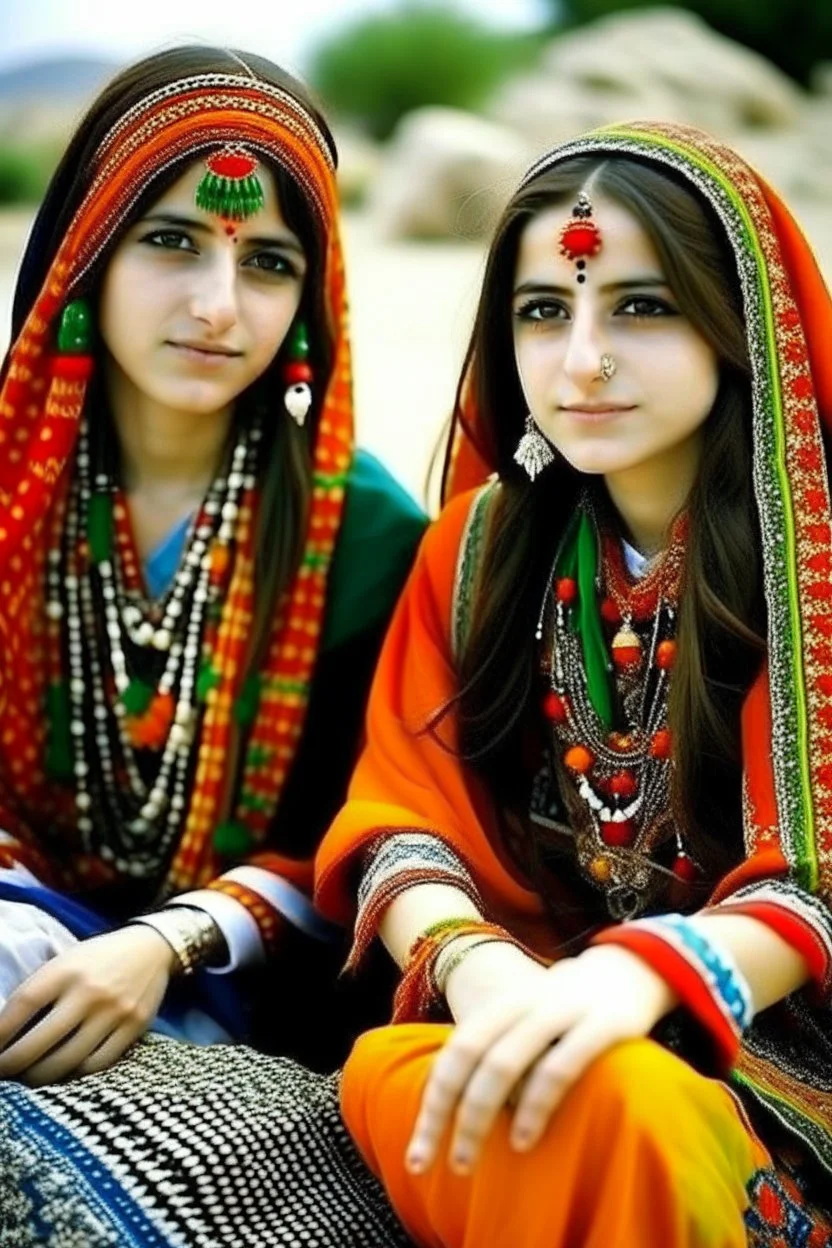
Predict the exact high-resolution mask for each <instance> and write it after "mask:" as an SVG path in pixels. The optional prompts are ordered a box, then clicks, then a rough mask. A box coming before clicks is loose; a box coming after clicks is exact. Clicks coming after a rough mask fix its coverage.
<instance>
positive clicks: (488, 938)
mask: <svg viewBox="0 0 832 1248" xmlns="http://www.w3.org/2000/svg"><path fill="white" fill-rule="evenodd" d="M463 936H476V937H478V938H479V939H478V940H477V941H476V942H475V943H474V944H471V945H469V946H467V947H466V948H465V949H464V950H460V951H459V953H460V956H459V958H458V959H456V960H455V961H454V962H453V965H452V966H450V967H449V966H448V965H447V964H445V965H444V966H443V973H442V983H441V985H440V984H439V983H438V982H437V976H436V963H437V960H438V958H439V955H440V954H441V953H442V952H443V951H444V950H445V949H446V948H447V946H448V945H449V944H450V943H451V941H455V940H459V939H460V938H461V937H463ZM492 941H493V942H497V941H500V942H501V943H503V944H507V945H515V946H516V947H517V948H518V949H522V950H523V952H524V953H527V954H528V955H529V956H530V957H534V958H536V957H537V955H536V954H533V953H532V952H531V950H529V949H527V948H526V946H525V945H524V944H523V943H522V941H519V940H517V939H516V937H514V936H512V935H511V933H510V932H508V931H506V929H505V928H504V927H500V925H499V924H498V923H489V922H488V921H487V920H486V919H471V918H467V917H466V918H455V919H440V921H439V922H438V923H432V924H431V926H430V927H428V928H426V929H425V931H424V932H422V934H421V936H419V937H418V938H417V939H416V941H415V942H414V944H413V947H412V948H411V950H410V953H409V954H408V956H407V962H406V964H405V968H404V973H403V975H402V979H401V982H400V984H399V986H398V988H397V990H396V996H395V998H394V1001H393V1022H394V1023H403V1022H410V1021H412V1020H414V1019H420V1018H427V1017H428V1016H429V1015H430V1013H431V1011H432V1009H433V1007H434V1006H435V1005H436V1004H437V1003H438V1002H439V1001H441V1000H442V998H443V996H444V992H443V988H444V985H445V984H446V983H447V981H448V977H449V975H450V973H451V970H453V969H455V967H456V966H458V965H459V963H460V962H461V961H462V959H463V958H464V957H465V956H466V955H467V954H468V953H470V952H471V950H472V949H473V948H475V947H476V946H477V945H480V944H486V943H490V942H492ZM537 960H538V961H541V959H539V958H538V959H537Z"/></svg>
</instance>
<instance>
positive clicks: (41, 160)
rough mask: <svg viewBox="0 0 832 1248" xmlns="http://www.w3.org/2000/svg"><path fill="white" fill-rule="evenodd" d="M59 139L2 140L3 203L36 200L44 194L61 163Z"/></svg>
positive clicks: (0, 197)
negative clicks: (59, 160)
mask: <svg viewBox="0 0 832 1248" xmlns="http://www.w3.org/2000/svg"><path fill="white" fill-rule="evenodd" d="M59 155H60V148H59V147H58V145H57V144H56V143H49V142H44V143H35V144H29V145H27V146H25V147H24V146H23V145H22V144H17V143H15V144H9V143H7V142H0V207H2V206H4V205H6V204H37V203H38V202H39V201H40V200H41V199H42V198H43V196H44V193H45V191H46V188H47V186H48V185H49V179H50V178H51V177H52V172H53V170H54V169H55V166H56V165H57V163H58V157H59Z"/></svg>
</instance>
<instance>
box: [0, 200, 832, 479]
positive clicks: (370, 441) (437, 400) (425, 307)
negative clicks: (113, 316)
mask: <svg viewBox="0 0 832 1248" xmlns="http://www.w3.org/2000/svg"><path fill="white" fill-rule="evenodd" d="M798 217H799V219H800V220H801V222H802V224H803V227H804V229H805V231H806V233H807V234H808V236H809V237H810V238H811V239H812V240H813V242H814V245H815V248H816V253H817V255H818V259H819V262H820V264H821V267H822V268H823V269H824V270H825V272H826V273H827V275H832V213H830V211H829V209H828V207H827V206H826V205H822V204H819V203H817V202H812V203H808V204H805V205H799V206H798ZM30 218H31V214H29V213H25V212H14V213H12V212H9V213H5V214H0V343H2V344H5V343H6V342H7V341H8V336H9V323H10V304H11V297H12V291H13V287H14V275H15V270H16V267H17V263H18V260H19V257H20V254H21V251H22V247H23V242H24V239H25V237H26V232H27V230H28V227H29V222H30ZM344 240H345V248H346V256H347V274H348V281H349V290H350V309H351V333H352V338H353V349H354V372H355V399H356V417H357V427H358V438H359V441H360V442H361V443H362V445H364V446H366V447H368V448H369V449H370V450H371V451H373V452H374V453H375V454H377V455H378V456H379V457H380V458H381V459H382V460H383V461H384V462H385V463H386V464H387V465H388V467H389V468H390V469H391V471H392V472H393V473H394V474H395V475H396V476H397V477H398V479H399V480H400V481H401V482H402V483H403V484H404V485H405V486H406V487H407V488H408V489H410V490H411V492H412V493H414V494H415V495H416V496H417V497H419V498H423V497H424V489H425V481H426V477H427V473H428V468H429V465H430V462H431V458H432V453H433V449H434V447H435V446H436V443H437V439H438V438H439V436H440V434H441V431H442V428H443V425H444V422H445V420H446V418H447V416H448V414H449V411H450V408H451V405H452V402H453V396H454V391H455V388H456V383H457V379H458V373H459V368H460V363H461V360H462V357H463V354H464V351H465V344H466V341H467V338H468V334H469V332H470V327H471V323H472V320H473V315H474V308H475V304H476V299H477V294H478V288H479V282H480V279H481V275H482V269H483V261H484V248H483V247H482V246H480V245H478V244H476V243H470V242H443V243H395V242H390V241H386V240H381V239H379V238H378V237H377V236H376V235H375V233H374V230H373V226H372V223H371V222H370V220H368V219H367V217H365V216H363V215H362V214H348V215H347V217H346V220H345V228H344Z"/></svg>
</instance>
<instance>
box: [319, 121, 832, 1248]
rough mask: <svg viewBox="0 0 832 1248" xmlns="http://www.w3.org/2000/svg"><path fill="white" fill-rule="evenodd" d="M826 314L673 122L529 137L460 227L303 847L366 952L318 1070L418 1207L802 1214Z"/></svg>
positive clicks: (818, 894)
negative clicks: (327, 797) (502, 186)
mask: <svg viewBox="0 0 832 1248" xmlns="http://www.w3.org/2000/svg"><path fill="white" fill-rule="evenodd" d="M830 333H832V304H830V299H829V294H828V292H827V290H826V287H825V285H824V283H823V280H822V278H821V276H820V273H819V271H818V268H817V265H816V263H815V261H814V258H813V256H812V253H811V251H810V248H809V246H808V244H807V243H806V241H805V239H804V238H803V236H802V235H801V233H800V230H799V228H798V226H797V225H796V224H795V222H794V220H793V218H792V217H791V215H790V214H789V212H788V210H787V209H786V208H785V207H784V205H783V203H782V201H781V200H780V199H779V198H778V196H777V195H776V193H775V192H774V191H773V190H772V189H771V188H770V187H769V186H768V185H767V183H766V182H765V181H764V180H763V179H762V178H761V177H760V176H759V175H758V174H756V173H755V172H754V171H753V170H752V169H750V168H749V167H748V166H747V165H746V164H745V163H744V161H743V160H742V159H741V158H740V157H739V156H738V155H737V154H736V153H734V152H733V151H731V150H730V149H728V148H726V147H725V146H723V145H722V144H720V143H718V142H716V141H714V140H712V139H710V138H708V136H706V135H703V134H701V133H699V132H697V131H693V130H689V129H685V128H683V127H678V126H665V125H659V124H656V125H652V124H649V123H645V124H638V125H632V126H617V127H611V128H609V129H606V130H603V131H600V132H598V133H595V134H592V135H589V136H587V137H584V138H581V139H578V140H576V141H574V142H571V143H568V144H566V145H564V146H562V147H559V148H557V149H556V150H554V151H553V152H551V153H549V154H548V155H546V156H545V157H543V158H542V159H541V160H540V161H539V162H538V163H537V164H536V165H535V166H534V167H533V168H532V169H531V170H530V172H529V173H528V175H527V176H526V178H525V179H524V181H523V183H522V184H521V187H520V189H519V190H518V191H517V193H516V194H515V196H514V197H513V198H512V200H511V202H510V204H509V206H508V208H507V209H506V212H505V214H504V216H503V218H502V220H501V222H500V224H499V225H498V227H497V232H496V237H495V240H494V242H493V244H492V247H491V252H490V256H489V260H488V264H487V268H486V275H485V280H484V286H483V291H482V296H481V300H480V305H479V311H478V315H477V320H476V325H475V329H474V333H473V337H472V340H471V346H470V349H469V354H468V358H467V362H466V368H465V371H464V374H463V383H462V385H461V387H460V398H459V402H458V405H457V412H456V420H455V426H454V433H453V437H452V439H451V444H450V453H449V457H448V464H447V471H446V479H445V483H446V496H447V500H448V502H447V506H446V508H445V510H444V511H443V513H442V515H441V516H440V518H439V520H438V521H437V522H436V524H435V525H433V526H432V528H431V529H430V530H429V531H428V534H427V535H426V537H425V539H424V542H423V545H422V548H421V551H420V554H419V556H418V558H417V562H416V566H415V568H414V571H413V573H412V575H411V579H410V581H409V583H408V587H407V589H406V591H405V594H404V596H403V599H402V601H401V602H400V604H399V607H398V609H397V612H396V615H395V617H394V620H393V624H392V626H391V630H390V633H389V634H388V638H387V641H386V643H385V648H384V650H383V652H382V658H381V661H380V666H379V669H378V671H377V675H376V679H375V683H374V686H373V691H372V693H371V697H370V705H369V712H368V735H367V744H366V747H365V750H364V752H363V754H362V757H361V759H360V761H359V764H358V768H357V771H356V773H355V775H354V777H353V781H352V785H351V789H350V794H349V799H348V801H347V804H346V805H345V807H344V809H343V810H342V812H341V813H340V815H339V816H338V818H337V819H336V821H335V824H334V825H333V827H332V828H331V830H330V832H329V833H328V835H327V837H326V838H325V840H324V842H323V845H322V847H321V851H320V853H319V857H318V865H317V890H316V896H317V899H318V902H319V905H320V907H321V908H322V909H323V911H324V912H325V913H326V914H328V915H329V917H331V918H333V919H336V920H338V921H341V922H345V921H348V920H349V919H350V918H354V919H355V921H356V944H355V950H354V954H353V961H357V960H358V959H359V958H360V956H361V955H362V953H363V952H364V951H365V949H366V948H367V947H368V945H369V944H370V942H371V941H372V940H373V938H374V937H375V936H376V935H377V934H378V935H380V936H381V938H382V939H383V941H384V943H385V944H386V945H387V947H388V949H389V951H390V952H391V954H392V955H393V957H394V959H395V960H396V961H397V962H398V963H399V965H400V967H401V969H402V972H403V976H402V980H401V983H400V987H399V990H398V993H397V996H396V1001H395V1008H394V1025H392V1026H390V1027H387V1028H383V1029H380V1030H377V1031H373V1032H370V1033H368V1034H367V1035H366V1036H364V1037H362V1039H361V1040H360V1041H359V1042H358V1045H357V1046H356V1048H355V1050H354V1051H353V1053H352V1055H351V1057H350V1058H349V1059H348V1061H347V1065H346V1067H345V1072H344V1077H343V1082H342V1092H341V1097H342V1109H343V1112H344V1115H345V1119H346V1122H347V1125H348V1127H349V1129H350V1130H351V1132H352V1134H353V1137H354V1139H355V1140H356V1142H357V1144H358V1145H359V1147H360V1149H361V1151H362V1153H363V1155H364V1157H365V1159H366V1160H367V1162H368V1164H369V1165H370V1166H371V1168H372V1169H373V1170H374V1172H375V1173H376V1174H377V1175H378V1176H379V1177H380V1178H381V1179H382V1181H383V1182H384V1184H385V1186H386V1188H387V1191H388V1194H389V1196H390V1197H391V1200H392V1203H393V1206H394V1208H395V1210H396V1212H397V1213H398V1214H399V1216H400V1218H401V1219H402V1221H403V1223H404V1224H405V1226H406V1228H407V1229H408V1231H409V1233H410V1234H411V1236H412V1237H413V1238H414V1239H415V1241H416V1242H417V1243H418V1244H420V1245H430V1246H431V1248H434V1246H435V1248H438V1246H439V1245H442V1246H443V1248H451V1246H455V1245H460V1246H462V1245H465V1246H466V1248H474V1246H475V1248H487V1246H490V1245H495V1246H496V1245H503V1244H507V1243H511V1244H513V1245H519V1246H522V1248H533V1246H534V1248H537V1245H540V1246H541V1248H543V1246H544V1245H545V1246H546V1248H555V1246H557V1245H562V1246H563V1248H572V1246H574V1245H578V1244H580V1245H582V1248H625V1246H626V1248H629V1246H630V1245H634V1244H638V1245H640V1246H641V1248H650V1246H653V1245H655V1246H656V1248H669V1246H670V1245H689V1246H694V1245H695V1246H697V1248H706V1246H707V1248H711V1246H713V1248H717V1246H719V1248H727V1246H728V1245H731V1246H734V1245H736V1248H739V1246H740V1245H743V1244H746V1243H751V1244H753V1245H795V1246H796V1245H812V1246H813V1248H818V1246H819V1245H828V1244H830V1243H832V1201H830V1196H829V1193H830V1191H831V1190H832V1014H830V1008H829V1002H830V995H829V994H830V990H832V910H830V905H831V904H832V839H830V828H832V823H831V822H830V817H832V644H830V643H831V642H832V612H831V611H830V606H831V605H832V511H831V510H830V492H829V475H828V472H829V470H828V449H829V446H830V435H831V434H832V358H830V354H829V349H828V342H829V336H830ZM487 478H489V480H488V481H487V483H486V484H483V483H484V482H486V479H487ZM356 882H358V896H357V902H356ZM449 1018H450V1019H452V1020H453V1022H449V1021H448V1019H449ZM442 1020H444V1021H442ZM454 1024H455V1025H454Z"/></svg>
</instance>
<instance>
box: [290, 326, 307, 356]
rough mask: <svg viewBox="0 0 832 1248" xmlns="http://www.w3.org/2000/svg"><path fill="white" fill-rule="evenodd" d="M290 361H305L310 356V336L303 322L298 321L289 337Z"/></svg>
mask: <svg viewBox="0 0 832 1248" xmlns="http://www.w3.org/2000/svg"><path fill="white" fill-rule="evenodd" d="M288 355H289V359H290V360H305V359H306V357H307V356H308V355H309V334H308V332H307V329H306V325H305V323H304V322H303V321H296V322H295V325H294V327H293V329H292V331H291V333H290V335H289V346H288Z"/></svg>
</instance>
